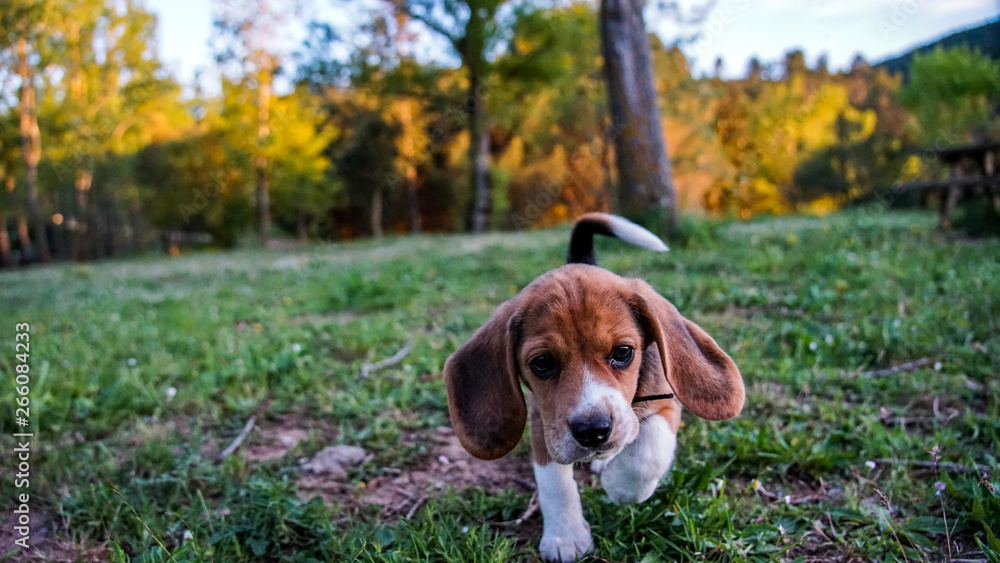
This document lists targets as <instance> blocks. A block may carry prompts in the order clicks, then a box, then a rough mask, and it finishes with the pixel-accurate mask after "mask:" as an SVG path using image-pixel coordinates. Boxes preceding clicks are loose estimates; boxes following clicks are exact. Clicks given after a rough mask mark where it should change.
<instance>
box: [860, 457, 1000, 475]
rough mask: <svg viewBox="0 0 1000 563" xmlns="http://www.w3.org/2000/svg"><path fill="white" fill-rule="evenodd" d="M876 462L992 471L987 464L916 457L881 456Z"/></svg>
mask: <svg viewBox="0 0 1000 563" xmlns="http://www.w3.org/2000/svg"><path fill="white" fill-rule="evenodd" d="M874 461H875V463H876V464H883V465H912V466H913V467H918V468H920V469H937V468H941V469H947V470H949V471H954V472H956V473H980V472H984V471H990V467H989V466H987V465H980V464H978V463H977V464H974V465H972V466H968V465H963V464H961V463H952V462H948V461H939V462H936V463H935V462H933V461H919V460H915V459H892V458H880V459H876V460H874Z"/></svg>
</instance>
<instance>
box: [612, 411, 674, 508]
mask: <svg viewBox="0 0 1000 563" xmlns="http://www.w3.org/2000/svg"><path fill="white" fill-rule="evenodd" d="M676 445H677V437H676V436H675V435H674V432H673V430H671V429H670V426H669V425H668V424H667V421H666V420H664V419H663V417H661V416H657V415H653V416H651V417H649V418H648V419H647V420H646V421H645V423H644V424H643V425H642V427H641V428H640V429H639V436H638V437H637V438H636V439H635V441H634V442H632V443H631V444H629V445H628V446H625V449H624V450H622V452H621V453H620V454H618V455H617V456H615V457H614V459H612V460H611V461H610V462H608V464H607V466H606V467H604V468H603V471H602V472H601V485H603V486H604V491H605V492H606V493H608V497H609V498H610V499H611V501H612V502H615V503H618V504H623V503H634V502H642V501H644V500H646V499H648V498H649V497H650V496H652V494H653V491H655V490H656V485H658V484H659V483H660V479H662V478H663V476H664V475H666V474H667V471H668V470H669V469H670V464H671V463H673V461H674V449H675V448H676Z"/></svg>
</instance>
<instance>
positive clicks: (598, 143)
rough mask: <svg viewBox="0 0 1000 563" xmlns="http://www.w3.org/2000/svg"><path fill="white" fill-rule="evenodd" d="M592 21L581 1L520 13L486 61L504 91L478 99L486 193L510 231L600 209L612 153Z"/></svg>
mask: <svg viewBox="0 0 1000 563" xmlns="http://www.w3.org/2000/svg"><path fill="white" fill-rule="evenodd" d="M595 15H596V14H595V13H594V10H593V8H592V7H591V6H590V5H589V4H587V3H584V2H574V3H571V4H568V5H564V6H559V7H555V8H548V9H544V8H543V9H526V10H519V11H517V12H516V19H515V21H514V24H513V26H512V36H511V40H510V41H509V43H508V46H507V49H506V51H505V52H504V53H503V54H502V55H501V56H499V57H497V59H496V61H495V63H494V71H495V73H496V79H497V81H498V82H499V83H500V84H503V85H504V87H503V88H495V89H492V90H490V92H489V94H488V96H487V97H486V103H487V107H488V108H489V111H490V114H491V115H493V116H494V123H493V126H492V127H491V137H492V139H493V141H492V143H491V144H492V145H493V147H494V149H495V150H496V151H497V160H496V170H495V173H494V178H493V181H494V190H495V191H496V190H499V191H500V192H501V193H505V194H506V195H507V198H506V199H507V205H508V206H509V207H508V209H507V210H506V212H507V215H509V217H504V219H507V220H508V221H509V222H510V223H511V224H512V225H513V226H514V227H515V228H524V227H527V226H532V225H549V224H554V223H558V222H562V221H566V220H567V219H569V218H570V217H573V216H575V215H579V214H581V213H584V212H586V211H593V210H601V209H607V208H608V193H609V191H610V190H609V189H608V185H607V183H608V181H609V180H610V168H611V167H612V166H613V163H612V162H611V161H612V160H613V151H612V148H611V147H612V143H611V142H610V136H609V135H605V132H606V131H607V129H609V127H608V125H609V124H608V112H607V104H606V90H605V86H604V80H603V74H602V68H601V66H600V57H601V52H600V45H599V36H598V26H597V18H596V17H595ZM504 188H506V189H504ZM498 207H500V206H498ZM499 211H504V210H502V209H501V210H499ZM505 222H506V221H505Z"/></svg>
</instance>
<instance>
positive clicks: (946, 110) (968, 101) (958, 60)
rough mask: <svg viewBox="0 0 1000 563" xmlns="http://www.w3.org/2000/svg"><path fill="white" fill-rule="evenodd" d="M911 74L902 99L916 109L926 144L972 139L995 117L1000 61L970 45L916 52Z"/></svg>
mask: <svg viewBox="0 0 1000 563" xmlns="http://www.w3.org/2000/svg"><path fill="white" fill-rule="evenodd" d="M910 74H911V79H910V83H909V84H908V85H907V86H906V88H905V89H903V91H901V92H900V100H901V101H902V103H903V104H904V105H905V106H906V107H907V108H909V109H910V110H911V111H913V112H914V115H915V116H916V119H917V122H918V124H919V131H920V138H921V139H922V141H923V142H924V143H927V144H934V145H942V144H945V145H947V144H955V143H959V142H962V141H968V140H970V135H971V134H972V133H973V131H974V130H975V129H977V128H978V127H982V126H983V125H984V124H985V123H986V122H987V121H988V120H989V119H990V118H991V117H993V116H994V106H995V104H996V103H997V100H1000V62H997V61H996V60H994V59H991V58H989V57H987V56H984V55H982V54H980V53H979V52H977V51H972V50H970V49H969V48H968V47H964V46H963V47H959V48H955V49H947V50H946V49H940V48H939V49H935V50H934V51H932V52H931V53H929V54H926V55H920V54H917V55H916V56H914V58H913V63H912V66H911V70H910Z"/></svg>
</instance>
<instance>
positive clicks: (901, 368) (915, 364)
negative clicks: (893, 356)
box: [861, 358, 934, 377]
mask: <svg viewBox="0 0 1000 563" xmlns="http://www.w3.org/2000/svg"><path fill="white" fill-rule="evenodd" d="M933 363H934V358H922V359H919V360H916V361H912V362H907V363H905V364H899V365H898V366H893V367H891V368H886V369H880V370H875V371H866V372H864V373H862V374H861V377H885V376H887V375H896V374H897V373H903V372H907V371H917V370H918V369H920V368H922V367H927V366H929V365H931V364H933Z"/></svg>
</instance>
